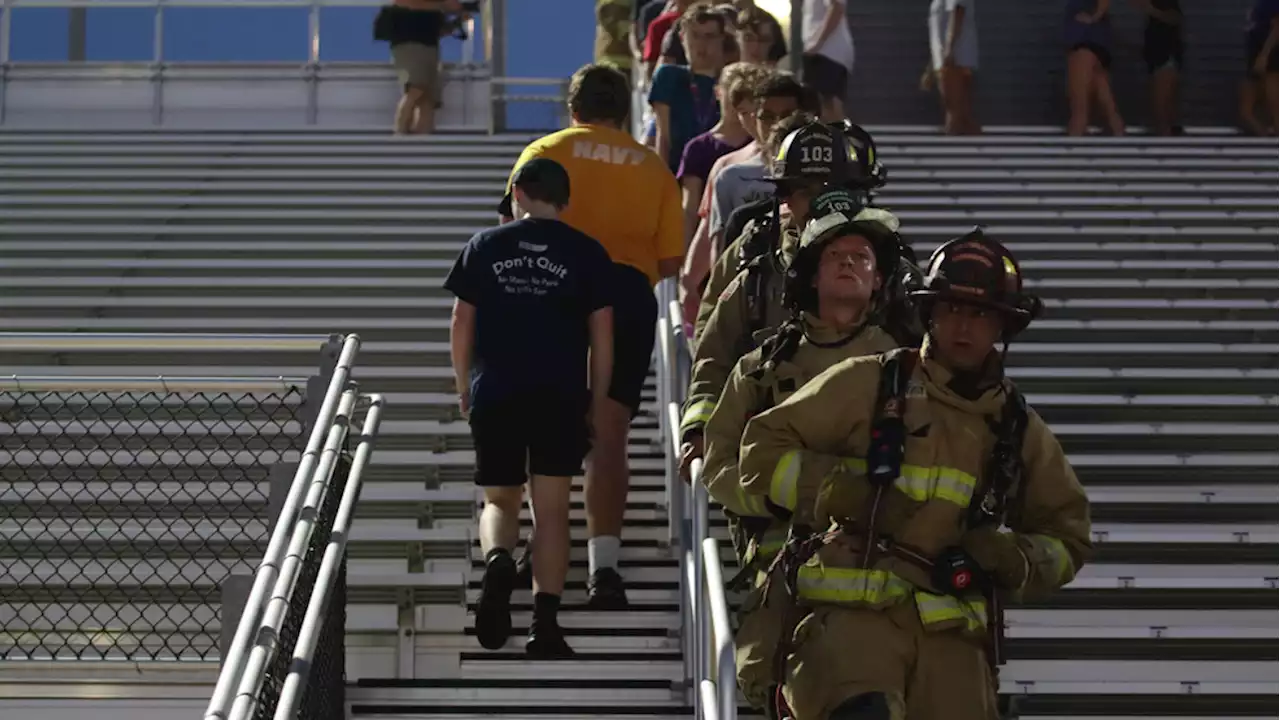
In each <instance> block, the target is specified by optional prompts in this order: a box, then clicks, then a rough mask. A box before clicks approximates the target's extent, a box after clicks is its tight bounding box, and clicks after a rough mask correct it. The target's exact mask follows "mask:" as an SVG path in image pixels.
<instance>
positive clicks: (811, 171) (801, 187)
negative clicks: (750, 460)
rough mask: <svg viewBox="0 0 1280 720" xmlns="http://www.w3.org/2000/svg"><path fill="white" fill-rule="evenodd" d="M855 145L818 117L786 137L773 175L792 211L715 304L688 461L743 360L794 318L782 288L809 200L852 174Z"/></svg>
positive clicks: (690, 410) (685, 431)
mask: <svg viewBox="0 0 1280 720" xmlns="http://www.w3.org/2000/svg"><path fill="white" fill-rule="evenodd" d="M849 164H850V158H849V145H848V143H846V142H845V140H844V137H843V136H842V135H841V134H840V133H838V132H836V131H835V130H834V129H832V128H831V127H829V126H827V125H824V124H823V123H820V122H818V121H817V120H812V121H811V122H809V123H808V124H806V125H804V126H802V127H800V128H798V129H796V130H794V131H793V132H791V133H790V134H788V135H787V136H786V138H785V139H784V140H783V141H782V143H781V145H780V147H779V150H778V153H777V155H776V157H775V163H774V167H773V172H772V177H771V178H770V181H771V182H772V183H774V185H775V186H776V193H777V197H778V198H779V200H780V201H781V202H783V203H785V204H786V209H787V210H788V211H789V212H788V213H780V214H779V223H780V225H779V232H780V237H781V240H780V241H779V243H778V246H777V248H776V249H774V251H773V252H767V253H764V254H761V255H760V256H758V257H756V258H754V259H753V260H752V262H751V263H750V264H748V266H747V267H746V268H745V269H743V270H742V272H740V273H738V275H737V277H735V278H734V279H733V281H732V282H730V283H729V286H728V287H727V288H726V289H725V290H724V291H723V292H722V293H721V294H720V297H719V301H718V302H717V306H716V310H715V311H713V312H712V314H711V319H710V320H708V323H707V327H706V329H705V330H704V332H703V333H702V336H701V338H700V339H699V340H698V341H697V343H696V344H695V347H694V357H693V376H692V381H691V382H690V385H689V393H688V396H687V398H686V400H685V408H684V416H683V418H682V419H681V422H680V437H681V439H682V443H683V445H682V448H681V455H682V461H683V462H684V463H685V464H686V466H687V463H688V462H689V461H690V460H691V459H692V458H694V457H701V456H702V426H703V425H705V424H706V422H707V418H709V417H710V416H711V411H712V410H713V409H714V408H715V403H716V400H717V399H719V397H720V391H721V390H723V389H724V385H725V383H726V382H727V381H728V379H729V372H730V371H731V370H732V369H733V365H734V363H736V362H737V361H738V358H740V357H742V356H743V355H745V354H747V353H748V352H750V351H751V350H753V349H754V348H755V347H756V346H757V345H758V344H759V341H761V340H763V339H764V337H768V336H769V335H771V334H772V333H773V330H774V329H776V328H777V327H778V326H779V325H781V324H782V323H783V322H785V321H786V320H787V317H788V313H787V311H786V310H785V309H784V308H783V305H782V286H783V279H784V277H785V275H786V270H787V267H788V266H789V265H790V263H791V258H792V256H793V255H794V254H795V249H796V246H797V245H798V244H799V240H800V230H801V229H802V228H803V227H804V224H805V222H806V221H807V220H808V216H809V204H810V202H811V200H812V199H813V198H814V197H816V196H817V195H818V194H819V193H820V192H821V191H822V190H823V188H824V187H825V186H826V184H827V183H828V182H832V181H837V182H838V181H839V180H840V179H842V178H844V177H846V176H847V175H848V167H849Z"/></svg>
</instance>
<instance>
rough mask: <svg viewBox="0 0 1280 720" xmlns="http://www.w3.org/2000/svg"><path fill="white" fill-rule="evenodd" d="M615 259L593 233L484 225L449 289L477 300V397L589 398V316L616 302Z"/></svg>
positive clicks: (478, 400) (542, 223)
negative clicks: (613, 298)
mask: <svg viewBox="0 0 1280 720" xmlns="http://www.w3.org/2000/svg"><path fill="white" fill-rule="evenodd" d="M614 272H615V271H614V265H613V262H612V261H611V260H610V259H609V253H608V252H606V251H605V249H604V247H603V246H602V245H601V244H600V243H598V242H596V241H595V240H594V239H593V238H591V237H590V236H589V235H586V234H584V233H582V232H579V231H578V230H575V229H574V228H572V227H570V226H568V225H566V224H564V223H562V222H560V221H559V220H540V219H533V218H528V219H525V220H517V221H515V222H512V223H508V224H506V225H501V226H499V227H496V228H492V229H489V230H485V231H483V232H480V233H477V234H476V235H475V237H473V238H471V240H470V241H468V242H467V246H466V247H465V248H463V250H462V254H461V255H459V256H458V260H457V262H455V263H454V265H453V269H452V270H451V271H450V272H449V277H448V278H446V279H445V281H444V287H445V289H446V290H448V291H449V292H451V293H453V294H454V296H456V297H457V298H458V299H459V300H462V301H463V302H466V303H469V304H471V305H474V306H475V307H476V342H475V350H474V354H473V358H472V368H471V404H472V407H480V406H481V405H487V404H490V403H495V402H501V401H502V400H503V399H510V398H515V397H528V396H531V395H532V396H545V395H547V394H554V395H556V396H558V397H564V398H574V397H578V398H583V399H585V397H586V390H587V350H588V349H589V347H590V334H589V332H588V329H587V318H588V316H590V315H591V313H593V312H595V311H596V310H599V309H601V308H604V307H609V306H610V305H612V302H611V297H610V295H609V292H610V288H611V284H610V283H611V278H612V277H613V273H614Z"/></svg>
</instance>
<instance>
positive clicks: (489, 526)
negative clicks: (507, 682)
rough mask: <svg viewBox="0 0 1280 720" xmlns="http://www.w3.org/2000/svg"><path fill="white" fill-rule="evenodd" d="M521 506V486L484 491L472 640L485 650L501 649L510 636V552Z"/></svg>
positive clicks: (512, 565)
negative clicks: (479, 577) (481, 566)
mask: <svg viewBox="0 0 1280 720" xmlns="http://www.w3.org/2000/svg"><path fill="white" fill-rule="evenodd" d="M523 504H524V487H523V486H516V487H488V488H485V489H484V510H482V511H481V512H480V528H479V534H480V551H481V552H482V553H484V561H485V570H484V579H483V580H482V581H481V587H480V599H479V602H478V603H477V604H476V616H475V623H476V624H475V630H476V639H477V640H479V641H480V644H481V645H482V646H483V647H485V648H488V649H489V650H497V649H498V648H501V647H502V646H503V645H505V644H506V643H507V640H508V639H509V638H510V637H511V591H512V590H513V589H514V586H515V572H516V568H515V561H514V560H512V559H511V550H512V549H513V548H514V547H515V546H516V542H517V540H518V539H519V537H520V506H521V505H523Z"/></svg>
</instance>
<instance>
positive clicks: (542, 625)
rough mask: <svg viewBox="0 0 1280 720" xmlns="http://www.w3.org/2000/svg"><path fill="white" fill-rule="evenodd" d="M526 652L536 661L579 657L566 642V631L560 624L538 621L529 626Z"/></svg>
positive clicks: (525, 646) (525, 645)
mask: <svg viewBox="0 0 1280 720" xmlns="http://www.w3.org/2000/svg"><path fill="white" fill-rule="evenodd" d="M524 651H525V653H527V654H528V655H529V657H531V658H533V659H535V660H564V659H566V658H571V657H575V656H576V655H577V653H575V652H574V651H573V648H571V647H569V643H567V642H565V639H564V630H563V629H561V628H560V626H559V625H558V624H556V623H554V622H539V621H538V620H536V619H535V620H534V621H533V622H532V623H530V625H529V639H528V641H526V642H525V644H524Z"/></svg>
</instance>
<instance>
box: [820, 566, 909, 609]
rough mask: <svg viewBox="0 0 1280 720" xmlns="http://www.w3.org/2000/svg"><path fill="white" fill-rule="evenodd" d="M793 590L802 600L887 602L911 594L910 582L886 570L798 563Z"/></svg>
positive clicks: (884, 603)
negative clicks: (798, 567) (799, 564)
mask: <svg viewBox="0 0 1280 720" xmlns="http://www.w3.org/2000/svg"><path fill="white" fill-rule="evenodd" d="M796 591H797V593H798V594H799V595H800V597H802V598H804V599H806V600H812V601H814V602H823V603H837V604H840V605H887V604H890V603H893V602H897V601H900V600H903V599H905V598H907V597H909V596H910V595H911V591H912V586H911V584H910V583H908V582H907V581H906V580H903V579H902V578H900V577H898V576H897V575H894V574H893V573H891V572H888V571H887V570H863V569H860V568H841V567H831V566H823V565H802V566H800V569H799V570H798V571H797V573H796Z"/></svg>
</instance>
